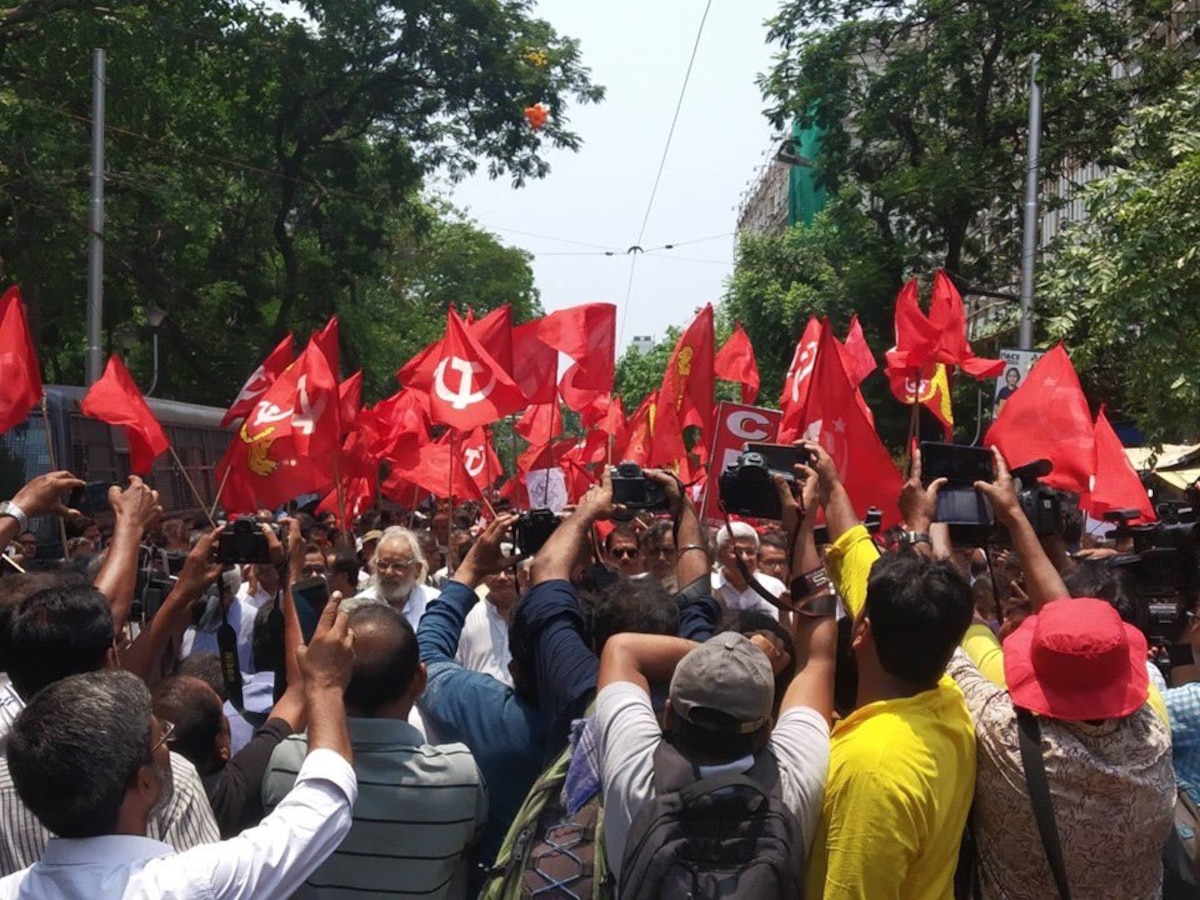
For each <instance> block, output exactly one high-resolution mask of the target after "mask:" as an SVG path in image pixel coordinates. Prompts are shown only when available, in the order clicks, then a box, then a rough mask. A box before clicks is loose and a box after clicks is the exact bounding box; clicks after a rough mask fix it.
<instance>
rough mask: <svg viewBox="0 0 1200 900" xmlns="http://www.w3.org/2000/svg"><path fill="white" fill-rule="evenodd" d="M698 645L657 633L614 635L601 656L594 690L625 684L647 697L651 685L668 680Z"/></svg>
mask: <svg viewBox="0 0 1200 900" xmlns="http://www.w3.org/2000/svg"><path fill="white" fill-rule="evenodd" d="M698 646H699V645H698V644H697V643H696V642H695V641H687V640H684V639H683V638H677V637H665V636H663V635H657V634H617V635H613V636H612V637H611V638H609V639H608V641H607V643H605V645H604V652H603V653H602V654H601V656H600V678H599V683H598V685H597V688H598V689H599V690H604V688H605V687H607V686H608V685H610V684H614V683H616V682H618V681H628V682H630V683H631V684H636V685H637V686H638V687H640V688H641V689H642V690H643V691H645V692H646V693H647V694H648V693H650V682H652V681H656V682H664V683H665V682H667V681H670V680H671V676H672V675H673V674H674V672H675V666H677V665H678V664H679V661H680V660H681V659H683V658H684V657H685V656H687V654H688V651H689V650H691V649H692V648H693V647H698Z"/></svg>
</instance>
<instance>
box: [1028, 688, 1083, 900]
mask: <svg viewBox="0 0 1200 900" xmlns="http://www.w3.org/2000/svg"><path fill="white" fill-rule="evenodd" d="M1016 712H1017V731H1018V732H1019V733H1020V736H1021V765H1022V767H1023V768H1024V769H1025V784H1026V786H1027V787H1028V788H1029V801H1030V803H1032V804H1033V818H1034V819H1035V820H1036V821H1037V827H1038V834H1039V835H1041V838H1042V847H1043V848H1045V851H1046V860H1047V861H1048V862H1049V863H1050V871H1051V873H1052V874H1053V875H1054V883H1055V884H1056V885H1057V886H1058V894H1059V896H1060V897H1061V898H1062V900H1071V889H1070V887H1069V886H1068V885H1067V870H1066V867H1065V866H1064V865H1063V856H1062V844H1060V843H1059V841H1058V824H1057V823H1056V822H1055V820H1054V807H1053V805H1052V804H1051V802H1050V782H1049V781H1047V780H1046V761H1045V759H1044V758H1043V757H1042V729H1041V727H1040V726H1039V725H1038V720H1037V717H1036V716H1035V715H1034V714H1033V713H1031V712H1030V711H1029V710H1027V709H1021V708H1020V707H1017V710H1016Z"/></svg>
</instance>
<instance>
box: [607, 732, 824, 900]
mask: <svg viewBox="0 0 1200 900" xmlns="http://www.w3.org/2000/svg"><path fill="white" fill-rule="evenodd" d="M654 792H655V796H654V798H653V799H652V800H650V801H648V802H647V803H646V804H644V805H643V806H642V808H641V810H640V811H639V812H638V814H637V815H636V816H635V817H634V819H633V822H632V823H631V825H630V829H629V837H628V839H627V842H626V845H625V855H624V858H623V861H622V864H621V879H620V884H619V885H618V891H617V893H618V896H619V897H620V898H621V900H676V898H679V900H682V898H694V897H704V898H721V897H731V898H732V897H738V898H744V897H753V898H755V900H771V898H780V900H785V898H786V900H800V898H801V897H803V895H804V862H805V859H804V856H805V853H804V836H803V833H802V830H801V828H800V823H799V822H798V821H797V820H796V817H795V815H794V814H793V813H792V811H791V810H790V809H788V807H787V806H785V805H784V803H783V794H782V790H781V788H780V783H779V768H778V766H777V765H776V762H775V757H774V756H773V755H772V754H771V753H770V752H769V751H765V750H764V751H761V752H760V753H758V754H757V755H756V756H755V758H754V765H753V766H752V767H751V768H750V770H749V771H748V772H746V773H745V774H725V775H715V776H713V777H711V778H701V777H700V774H699V772H698V771H697V769H696V767H695V766H693V765H692V763H691V762H689V761H688V760H687V759H685V758H684V756H683V755H682V754H681V753H680V752H679V751H678V750H676V749H675V747H673V746H672V745H671V744H670V743H669V742H667V741H666V740H663V741H660V742H659V744H658V749H657V750H655V752H654Z"/></svg>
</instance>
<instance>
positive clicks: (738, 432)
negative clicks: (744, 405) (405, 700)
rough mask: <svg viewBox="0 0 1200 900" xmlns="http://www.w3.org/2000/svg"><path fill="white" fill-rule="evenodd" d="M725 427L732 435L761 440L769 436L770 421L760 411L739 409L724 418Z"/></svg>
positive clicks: (749, 439) (748, 439) (743, 438)
mask: <svg viewBox="0 0 1200 900" xmlns="http://www.w3.org/2000/svg"><path fill="white" fill-rule="evenodd" d="M725 427H727V428H728V429H729V430H730V431H731V432H732V433H733V435H734V437H739V438H741V439H742V440H744V441H762V440H766V439H767V438H769V437H770V436H771V422H770V420H769V419H768V418H767V417H766V416H764V415H763V414H762V413H760V412H754V411H752V410H748V409H739V410H736V411H735V412H733V413H732V414H731V415H730V416H729V418H727V419H726V420H725Z"/></svg>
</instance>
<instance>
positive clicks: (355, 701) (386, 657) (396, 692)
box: [346, 603, 425, 718]
mask: <svg viewBox="0 0 1200 900" xmlns="http://www.w3.org/2000/svg"><path fill="white" fill-rule="evenodd" d="M346 624H347V625H348V626H349V628H350V631H351V632H352V633H353V634H354V672H353V674H352V675H351V677H350V684H349V686H348V687H347V688H346V711H347V712H348V713H349V714H350V715H352V716H358V717H362V718H375V717H382V716H397V717H400V718H403V717H405V716H407V715H408V709H409V708H410V707H411V706H412V704H413V702H414V701H415V700H416V698H417V697H418V696H419V695H420V693H421V691H422V690H423V689H424V686H425V678H424V670H423V668H422V666H421V663H420V654H419V652H418V649H417V636H416V634H415V633H414V632H413V629H412V626H411V625H409V624H408V620H407V619H405V618H404V616H403V615H402V614H401V613H400V612H399V611H397V610H396V609H394V608H393V607H392V606H390V605H385V604H383V603H379V604H375V603H371V604H365V605H363V606H360V607H358V608H357V609H355V610H354V611H353V612H352V613H350V616H349V619H348V621H347V623H346Z"/></svg>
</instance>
